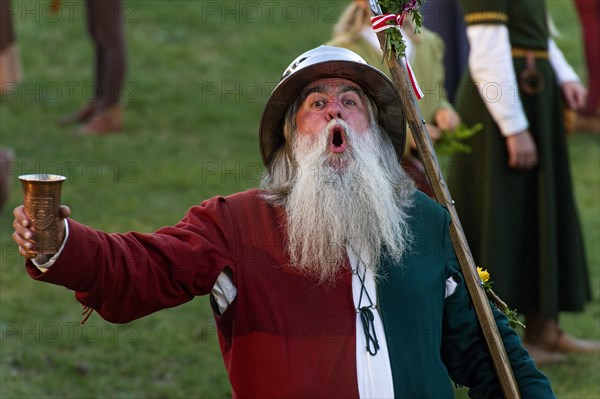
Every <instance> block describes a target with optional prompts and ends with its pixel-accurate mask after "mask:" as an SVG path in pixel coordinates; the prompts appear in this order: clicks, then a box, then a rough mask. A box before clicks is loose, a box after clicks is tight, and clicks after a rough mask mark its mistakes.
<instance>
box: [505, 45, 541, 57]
mask: <svg viewBox="0 0 600 399" xmlns="http://www.w3.org/2000/svg"><path fill="white" fill-rule="evenodd" d="M511 51H512V56H513V58H526V57H531V56H532V55H533V57H534V58H545V59H548V50H534V49H529V48H523V47H513V48H512V50H511Z"/></svg>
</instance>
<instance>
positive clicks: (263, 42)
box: [0, 0, 600, 399]
mask: <svg viewBox="0 0 600 399" xmlns="http://www.w3.org/2000/svg"><path fill="white" fill-rule="evenodd" d="M48 3H49V2H47V1H40V2H31V1H26V2H21V1H15V2H14V5H15V11H16V14H15V25H16V33H17V37H18V41H19V43H20V46H21V52H22V57H23V64H24V67H25V73H26V81H25V82H24V83H23V84H22V85H21V86H20V87H19V89H18V90H17V91H16V92H14V93H13V94H11V95H3V98H2V106H1V109H0V128H1V131H0V133H1V134H0V143H1V144H2V145H3V146H10V147H13V148H14V149H15V151H16V153H17V162H16V163H15V164H14V165H12V168H11V170H8V171H6V172H8V173H9V175H10V177H11V179H12V183H13V187H12V188H13V190H12V193H11V197H10V200H9V203H8V205H7V206H6V208H5V209H4V210H3V211H2V214H1V215H0V218H1V222H0V234H1V240H0V245H1V256H0V258H1V263H0V326H1V328H0V332H1V338H0V355H1V359H0V397H1V398H3V399H4V398H41V397H44V398H67V397H68V398H92V397H94V398H96V397H97V398H100V397H111V398H184V397H185V398H189V397H191V398H221V397H229V396H230V389H229V385H228V382H227V378H226V373H225V370H224V366H223V362H222V360H221V356H220V353H219V349H218V343H217V339H216V334H215V330H214V328H215V327H214V322H213V319H212V315H211V312H210V311H209V307H208V306H207V303H206V299H205V298H198V299H196V300H194V301H192V302H190V303H188V304H185V305H183V306H180V307H178V308H175V309H169V310H165V311H162V312H160V313H157V314H154V315H151V316H148V317H146V318H144V319H141V320H138V321H135V322H133V323H129V324H127V325H122V326H118V325H112V324H110V323H107V322H104V321H103V320H101V319H100V318H99V317H98V316H97V315H94V316H92V318H91V319H90V321H89V322H88V324H87V325H86V326H81V325H79V324H78V321H79V320H80V310H81V308H80V306H79V304H78V303H77V302H76V301H75V299H74V298H73V295H72V294H71V293H70V292H68V291H67V290H65V289H63V288H61V287H57V286H52V285H46V284H40V283H36V282H34V281H32V280H31V279H30V278H29V277H28V276H27V275H26V273H25V271H24V270H23V266H22V264H23V262H22V259H21V258H20V257H19V256H18V255H17V254H16V248H15V246H14V245H13V244H12V241H11V239H10V234H11V231H12V230H11V222H12V216H11V210H12V208H13V207H14V206H16V205H17V204H19V203H20V201H21V199H20V190H19V187H18V181H17V179H16V176H18V175H19V174H21V173H26V172H35V171H58V172H60V173H62V174H64V175H66V176H67V177H68V179H69V180H68V181H67V183H66V184H65V186H64V191H63V199H64V202H65V203H67V204H69V205H70V206H71V208H72V211H73V214H72V216H73V218H75V219H77V220H79V221H81V222H83V223H86V224H89V225H91V226H93V227H95V228H98V229H101V230H106V231H119V232H125V231H129V230H136V231H152V230H154V229H157V228H159V227H161V226H164V225H170V224H174V223H176V222H177V221H178V220H179V219H180V218H181V216H183V214H184V213H185V211H186V210H187V209H188V208H189V207H190V206H191V205H194V204H196V203H198V202H199V201H201V200H202V199H205V198H208V197H210V196H213V195H218V194H228V193H232V192H235V191H239V190H242V189H245V188H249V187H253V186H255V185H256V184H257V179H258V175H259V173H260V169H261V165H262V163H261V161H260V156H259V152H258V144H257V143H258V139H257V127H258V123H259V120H260V115H261V112H262V107H263V105H264V103H265V101H266V99H267V97H268V94H269V92H270V90H271V88H272V87H273V85H274V84H275V83H276V82H277V80H278V77H279V75H280V74H281V72H282V71H283V69H284V68H285V67H286V66H287V64H288V63H289V62H290V61H291V60H292V59H293V58H295V57H296V56H297V55H299V54H300V53H301V52H302V51H304V50H306V49H309V48H311V47H314V46H316V45H318V44H320V43H322V42H324V41H326V40H327V38H328V37H329V34H330V31H331V28H332V27H333V23H334V21H335V17H336V16H337V15H338V14H339V13H340V11H341V10H342V9H343V7H345V5H346V4H347V3H348V2H346V1H344V2H342V1H329V2H325V1H322V2H317V1H302V2H293V1H287V2H286V1H282V2H241V1H235V2H234V1H228V2H200V1H143V2H142V1H129V2H127V3H126V5H127V7H126V34H127V45H128V56H129V57H128V62H129V69H128V76H127V86H126V91H125V102H126V104H125V106H126V114H125V115H126V132H125V133H124V134H122V135H114V136H106V137H86V138H83V137H76V136H74V135H72V134H71V131H70V130H68V129H63V128H59V127H57V126H56V123H55V121H56V119H57V118H58V117H59V116H60V115H62V114H63V113H66V112H69V111H71V110H73V109H74V108H76V107H78V106H79V105H81V104H82V103H83V102H84V101H85V99H86V98H88V97H89V94H87V93H86V90H84V89H89V86H87V83H86V82H90V81H91V80H92V77H93V75H92V51H91V45H90V41H89V39H88V37H87V34H86V30H85V25H84V22H83V20H82V17H81V13H82V3H80V2H64V1H63V11H64V12H63V14H62V16H61V17H60V18H59V19H58V20H52V19H51V18H50V17H49V14H48V12H47V9H46V7H47V5H48ZM267 4H270V5H267ZM550 5H551V9H552V11H553V14H554V16H555V20H556V24H557V25H558V27H559V29H560V30H561V33H562V36H561V38H560V39H559V40H558V41H559V43H560V44H561V45H562V46H563V48H565V49H566V51H565V54H566V56H567V58H568V59H569V60H571V61H572V62H573V64H574V66H575V68H576V70H577V71H578V72H580V73H583V72H584V69H583V63H582V55H581V44H580V41H579V36H578V35H579V31H578V28H577V20H576V16H575V14H574V12H573V8H572V5H571V2H570V1H566V0H560V1H558V0H553V1H550ZM257 7H258V8H257ZM257 12H259V13H260V15H259V14H257ZM57 88H58V89H57ZM569 146H570V148H569V150H570V152H571V155H572V160H573V173H574V176H575V183H576V194H577V200H578V203H579V206H580V212H581V219H582V222H583V225H584V231H585V238H586V244H587V249H588V257H589V261H590V270H591V272H592V279H593V281H592V285H593V288H594V302H593V303H592V304H591V305H590V306H589V307H588V309H587V310H586V312H585V313H583V314H579V315H565V316H564V318H563V326H564V327H565V329H566V330H568V331H570V332H572V333H574V334H576V335H580V336H586V337H596V338H598V336H599V321H600V306H599V303H598V295H599V293H600V271H599V267H600V266H599V265H600V253H599V248H600V246H599V243H600V198H599V192H600V172H599V170H600V167H599V166H600V137H598V136H591V135H577V136H572V137H571V138H570V139H569ZM543 371H544V372H546V373H547V374H548V375H549V377H550V378H551V380H552V383H553V386H554V388H555V390H556V392H557V394H558V395H559V397H561V398H600V386H599V383H598V375H600V358H599V357H598V356H597V355H596V356H585V357H573V358H570V359H569V360H568V361H567V362H566V363H564V364H561V365H556V366H551V367H550V366H548V367H544V368H543Z"/></svg>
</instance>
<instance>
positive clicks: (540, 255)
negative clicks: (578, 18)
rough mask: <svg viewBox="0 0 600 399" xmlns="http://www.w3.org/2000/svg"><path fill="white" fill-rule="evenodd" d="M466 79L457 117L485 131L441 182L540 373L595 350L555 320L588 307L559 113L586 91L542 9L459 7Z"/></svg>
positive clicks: (520, 4) (510, 4)
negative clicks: (521, 322)
mask: <svg viewBox="0 0 600 399" xmlns="http://www.w3.org/2000/svg"><path fill="white" fill-rule="evenodd" d="M463 8H464V14H465V21H466V23H467V36H468V38H469V44H470V56H469V68H468V71H467V73H466V74H465V77H464V78H463V81H462V83H461V86H460V90H459V93H458V97H457V100H456V107H457V110H458V112H459V113H460V115H461V117H462V118H463V121H464V122H465V123H466V124H468V125H470V124H474V123H483V125H484V130H483V131H482V132H480V133H478V134H477V135H475V136H474V137H472V138H471V139H470V141H469V142H468V144H469V145H470V146H471V147H472V152H471V153H469V154H456V155H455V156H454V158H453V160H452V163H451V168H449V169H448V170H447V181H448V184H449V187H450V191H451V192H452V195H453V197H454V200H455V201H456V206H457V210H458V212H459V215H460V217H461V222H462V225H463V227H464V230H465V233H466V235H467V238H468V241H469V245H470V247H471V249H472V251H473V255H474V258H475V261H476V262H477V263H478V265H480V266H481V267H483V268H487V269H489V271H490V273H491V275H492V276H493V280H494V288H495V291H496V292H497V293H498V294H499V295H500V296H501V297H502V298H503V299H504V300H505V301H506V302H507V303H508V304H510V306H511V307H515V308H516V309H517V310H518V312H519V313H520V314H523V315H525V324H526V326H527V328H526V330H525V337H524V341H525V343H526V345H527V348H528V349H529V351H530V353H531V354H532V356H533V357H534V359H536V361H537V362H538V364H539V363H543V362H548V361H557V360H561V359H563V358H564V356H565V355H564V353H587V352H597V351H599V350H600V343H599V342H597V341H587V340H580V339H576V338H574V337H572V336H571V335H569V334H567V333H565V332H563V331H562V330H561V329H560V327H559V313H560V312H562V311H581V310H583V308H584V305H585V303H586V302H587V301H589V300H590V298H591V293H590V284H589V277H588V270H587V264H586V255H585V251H584V245H583V239H582V233H581V227H580V223H579V219H578V215H577V209H576V205H575V201H574V198H573V190H572V181H571V171H570V167H569V158H568V153H567V143H566V141H565V129H564V123H563V120H562V115H563V106H565V103H566V106H568V107H570V108H572V109H576V108H579V107H581V106H583V104H584V103H585V95H586V92H585V89H584V88H583V86H582V85H581V84H580V82H579V79H578V77H577V75H576V74H575V73H574V72H573V70H572V68H571V67H570V66H569V65H568V63H567V62H566V61H565V59H564V57H563V56H562V53H561V52H560V50H559V49H558V48H557V47H556V45H555V44H554V42H553V41H552V40H551V38H550V36H549V30H548V21H547V19H546V16H547V15H548V14H547V12H546V9H545V4H544V2H535V3H534V4H533V3H531V2H526V1H525V0H512V1H477V2H473V1H464V2H463Z"/></svg>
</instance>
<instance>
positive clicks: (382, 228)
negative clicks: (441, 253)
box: [285, 121, 409, 282]
mask: <svg viewBox="0 0 600 399" xmlns="http://www.w3.org/2000/svg"><path fill="white" fill-rule="evenodd" d="M336 123H338V124H340V125H341V126H342V127H343V128H344V129H345V132H346V136H347V140H346V146H347V147H348V148H347V150H346V151H344V152H343V153H341V154H333V153H330V152H329V151H328V150H327V148H328V146H329V142H328V136H329V135H328V133H329V131H330V129H331V127H332V126H334V125H335V124H336ZM294 136H295V137H296V140H295V141H294V143H293V151H294V154H295V158H296V161H297V163H298V171H297V173H296V177H295V180H294V183H293V186H292V188H291V191H290V193H289V195H288V197H287V199H286V203H285V207H286V211H287V217H288V240H289V242H288V251H289V256H290V261H291V264H292V266H294V267H297V268H299V269H300V270H302V271H303V272H305V273H306V274H307V275H309V276H311V277H314V278H317V279H318V280H319V281H320V282H327V281H333V279H334V278H335V277H336V276H337V275H338V272H339V271H340V269H341V266H342V265H343V264H344V260H345V256H346V253H347V246H350V247H351V248H352V250H353V252H354V253H355V254H356V255H357V256H358V257H359V259H360V261H361V262H363V264H364V265H365V266H366V267H368V268H371V269H372V270H373V272H374V274H375V275H376V276H377V275H378V274H377V271H378V266H379V262H380V257H381V256H382V250H383V249H384V248H385V255H386V256H389V257H391V258H392V260H393V261H396V262H398V261H400V259H401V257H402V254H403V253H404V252H405V250H406V247H407V245H408V241H409V232H408V228H407V223H406V218H407V217H406V212H405V208H406V206H403V204H402V201H405V202H404V205H407V201H406V199H405V198H402V199H401V198H399V197H398V195H397V192H396V189H395V187H394V185H393V181H394V179H393V178H391V176H390V172H389V169H388V168H386V167H385V162H397V160H396V159H395V157H394V159H393V160H389V159H383V157H382V154H383V152H382V145H383V143H382V141H383V140H382V139H381V132H379V131H378V130H376V129H373V130H371V131H368V132H363V133H360V134H356V133H355V132H353V131H352V130H351V129H350V128H349V127H348V126H347V125H346V124H345V123H344V122H343V121H332V123H330V125H329V126H328V127H327V128H326V129H325V130H324V131H323V132H321V133H320V134H319V135H318V136H317V137H314V136H309V135H294ZM392 153H393V150H392ZM406 178H407V179H408V177H406Z"/></svg>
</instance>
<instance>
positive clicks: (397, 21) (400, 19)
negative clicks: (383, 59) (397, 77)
mask: <svg viewBox="0 0 600 399" xmlns="http://www.w3.org/2000/svg"><path fill="white" fill-rule="evenodd" d="M405 16H406V13H405V12H403V13H402V14H385V15H378V16H376V17H372V18H371V24H372V25H373V30H374V31H375V32H376V33H379V32H383V31H384V30H387V29H390V28H402V24H403V23H404V17H405ZM390 21H391V22H392V23H391V24H390V23H389V22H390ZM404 62H405V64H406V69H407V71H408V77H409V78H410V85H411V86H412V88H413V92H414V93H415V96H416V97H417V100H420V99H422V98H423V97H424V94H423V92H422V91H421V88H420V87H419V83H417V79H416V78H415V74H414V72H413V71H412V68H411V67H410V63H409V62H408V58H406V56H404Z"/></svg>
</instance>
